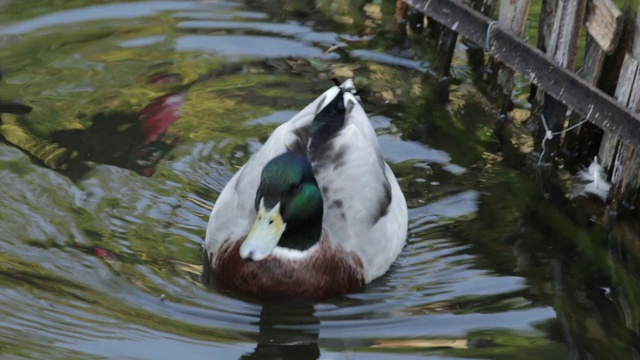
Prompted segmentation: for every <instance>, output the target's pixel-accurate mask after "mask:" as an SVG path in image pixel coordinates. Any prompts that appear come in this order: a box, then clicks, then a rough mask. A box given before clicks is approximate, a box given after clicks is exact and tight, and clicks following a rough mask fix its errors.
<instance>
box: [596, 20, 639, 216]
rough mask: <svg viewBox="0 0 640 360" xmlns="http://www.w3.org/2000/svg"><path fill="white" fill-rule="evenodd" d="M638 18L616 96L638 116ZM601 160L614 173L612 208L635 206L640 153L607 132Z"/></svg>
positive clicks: (601, 147)
mask: <svg viewBox="0 0 640 360" xmlns="http://www.w3.org/2000/svg"><path fill="white" fill-rule="evenodd" d="M637 16H638V18H637V19H636V24H635V33H634V37H633V39H634V40H633V43H632V44H631V49H630V50H631V51H630V52H629V53H627V54H626V55H625V59H624V61H623V64H622V70H621V72H620V78H619V80H618V86H617V88H616V96H615V97H616V99H617V100H618V101H619V102H620V103H621V104H622V105H625V106H627V107H628V108H629V109H630V110H631V111H633V112H636V113H637V112H638V111H639V110H640V61H638V56H640V40H638V38H639V37H640V25H639V23H640V13H638V15H637ZM599 157H600V159H601V162H602V165H603V166H604V167H605V169H607V170H609V171H610V173H611V183H612V184H613V187H612V194H611V196H612V198H613V202H612V204H611V206H610V209H611V210H612V211H614V212H617V211H619V210H624V209H628V208H631V207H633V206H634V205H635V203H636V202H637V200H638V189H639V188H640V155H639V154H638V151H637V150H636V149H634V147H633V146H631V145H629V144H627V143H624V142H622V141H620V140H619V139H618V138H617V137H616V136H615V135H613V134H610V133H605V135H604V136H603V139H602V143H601V145H600V153H599Z"/></svg>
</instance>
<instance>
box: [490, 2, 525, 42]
mask: <svg viewBox="0 0 640 360" xmlns="http://www.w3.org/2000/svg"><path fill="white" fill-rule="evenodd" d="M530 8H531V0H511V1H501V2H500V8H499V10H498V25H500V28H502V29H505V30H508V31H510V32H511V33H512V34H513V35H514V36H515V37H521V36H522V34H523V33H524V29H525V25H526V24H527V16H528V15H529V9H530Z"/></svg>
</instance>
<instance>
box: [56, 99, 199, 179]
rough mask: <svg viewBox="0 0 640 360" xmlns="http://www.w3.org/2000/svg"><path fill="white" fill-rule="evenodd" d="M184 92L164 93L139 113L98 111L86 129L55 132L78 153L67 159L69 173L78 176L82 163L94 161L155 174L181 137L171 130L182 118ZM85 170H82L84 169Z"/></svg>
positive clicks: (145, 173) (62, 144) (141, 172)
mask: <svg viewBox="0 0 640 360" xmlns="http://www.w3.org/2000/svg"><path fill="white" fill-rule="evenodd" d="M186 95H187V93H186V91H185V92H177V93H172V94H168V95H164V96H161V97H159V98H156V99H155V100H153V101H152V102H151V103H150V104H148V105H147V106H145V107H144V108H143V109H142V110H140V111H139V112H138V113H135V114H133V113H120V112H116V113H111V114H103V113H100V114H97V115H95V116H94V117H93V118H92V119H91V122H92V124H91V126H89V127H88V128H86V129H71V130H61V131H56V132H54V133H53V134H52V135H51V140H52V141H53V142H55V143H57V144H59V145H60V146H62V147H64V148H66V149H68V151H69V152H70V154H77V155H76V156H75V157H74V158H69V159H68V160H67V162H68V164H69V167H68V169H67V170H66V171H67V172H70V173H72V174H73V175H75V176H72V177H78V175H82V174H77V172H78V169H79V165H80V164H79V162H85V161H93V162H96V163H102V164H108V165H114V166H117V167H121V168H125V169H130V170H134V171H136V172H137V173H138V174H140V175H143V176H152V175H153V174H154V173H155V170H156V165H157V164H158V162H159V161H160V160H161V159H162V158H163V157H164V156H165V155H166V154H167V153H168V152H169V151H170V150H171V149H173V147H174V146H175V145H176V143H177V141H178V139H179V136H178V135H177V134H171V133H169V132H168V129H169V126H170V125H171V124H173V123H174V122H176V121H177V120H178V119H179V118H180V111H179V110H180V107H182V105H184V103H185V98H186ZM81 172H82V171H81Z"/></svg>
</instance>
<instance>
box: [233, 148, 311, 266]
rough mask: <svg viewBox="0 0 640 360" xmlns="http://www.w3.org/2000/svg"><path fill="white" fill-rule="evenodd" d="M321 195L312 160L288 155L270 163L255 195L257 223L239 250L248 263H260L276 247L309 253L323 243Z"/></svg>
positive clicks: (288, 153) (298, 155)
mask: <svg viewBox="0 0 640 360" xmlns="http://www.w3.org/2000/svg"><path fill="white" fill-rule="evenodd" d="M322 206H323V204H322V195H321V193H320V189H319V188H318V183H317V182H316V179H315V177H314V176H313V169H312V167H311V163H310V162H309V160H308V159H307V158H306V157H305V156H304V155H302V154H300V153H297V152H291V151H289V152H286V153H284V154H282V155H279V156H277V157H275V158H273V159H272V160H271V161H269V162H268V163H267V164H266V165H265V167H264V169H263V170H262V175H261V176H260V186H258V191H257V192H256V198H255V207H256V211H257V213H258V215H257V218H256V222H255V224H254V226H253V228H252V229H251V232H250V233H249V235H248V236H247V239H246V240H245V242H244V243H243V245H242V247H241V248H240V255H241V256H242V257H243V258H244V259H246V260H254V261H257V260H261V259H264V258H266V257H267V256H269V254H270V253H271V252H272V251H273V249H274V248H275V247H276V246H280V247H285V248H290V249H296V250H306V249H308V248H309V247H311V246H313V245H314V244H315V243H317V242H318V241H319V239H320V234H321V231H322V214H323V211H322Z"/></svg>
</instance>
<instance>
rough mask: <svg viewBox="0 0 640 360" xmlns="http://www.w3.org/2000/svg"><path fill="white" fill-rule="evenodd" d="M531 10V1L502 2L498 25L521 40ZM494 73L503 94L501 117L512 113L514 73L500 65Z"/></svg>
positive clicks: (496, 65)
mask: <svg viewBox="0 0 640 360" xmlns="http://www.w3.org/2000/svg"><path fill="white" fill-rule="evenodd" d="M530 8H531V0H513V1H501V2H500V8H499V12H498V24H499V26H500V27H501V28H502V29H505V30H507V31H510V32H511V33H512V34H513V35H514V36H516V37H518V38H520V37H522V34H523V33H524V29H525V27H526V24H527V16H528V15H529V9H530ZM494 73H495V74H496V76H497V83H498V85H499V86H500V90H501V92H502V94H501V96H500V97H499V100H498V101H499V109H500V115H504V114H506V113H507V112H509V111H510V102H511V92H512V91H513V87H514V84H513V76H514V71H513V70H512V69H510V68H509V67H507V66H504V65H502V64H500V63H497V64H495V66H494Z"/></svg>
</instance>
